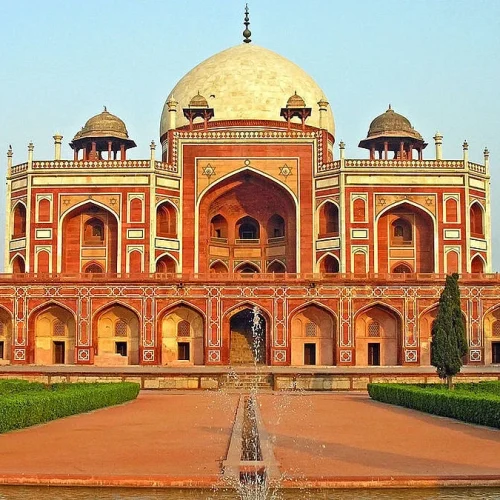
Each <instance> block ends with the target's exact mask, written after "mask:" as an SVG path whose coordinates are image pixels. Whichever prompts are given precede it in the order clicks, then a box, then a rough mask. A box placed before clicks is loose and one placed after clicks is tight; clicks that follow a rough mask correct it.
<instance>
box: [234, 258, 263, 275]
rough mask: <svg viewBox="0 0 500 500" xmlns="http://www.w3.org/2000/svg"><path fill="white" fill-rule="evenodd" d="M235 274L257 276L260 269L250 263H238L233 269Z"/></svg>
mask: <svg viewBox="0 0 500 500" xmlns="http://www.w3.org/2000/svg"><path fill="white" fill-rule="evenodd" d="M234 272H235V273H240V274H258V273H260V272H261V270H260V267H259V266H258V265H257V264H255V263H254V262H251V261H245V262H240V263H239V264H238V265H237V266H236V267H235V268H234Z"/></svg>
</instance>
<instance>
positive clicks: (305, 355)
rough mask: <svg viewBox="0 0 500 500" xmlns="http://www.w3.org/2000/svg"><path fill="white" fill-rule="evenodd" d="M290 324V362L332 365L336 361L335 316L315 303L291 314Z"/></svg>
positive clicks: (294, 363)
mask: <svg viewBox="0 0 500 500" xmlns="http://www.w3.org/2000/svg"><path fill="white" fill-rule="evenodd" d="M290 325H291V334H290V337H291V356H292V359H291V364H292V365H293V366H302V365H322V366H329V365H334V364H335V362H336V354H335V344H336V341H335V339H336V334H335V332H336V321H335V317H334V316H333V315H332V314H331V313H330V312H329V311H326V310H325V309H323V308H322V307H319V306H317V305H316V304H312V305H307V306H305V307H304V308H302V309H300V310H299V311H297V312H296V313H294V314H293V316H292V320H291V322H290Z"/></svg>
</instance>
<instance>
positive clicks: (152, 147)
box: [149, 141, 156, 168]
mask: <svg viewBox="0 0 500 500" xmlns="http://www.w3.org/2000/svg"><path fill="white" fill-rule="evenodd" d="M149 149H150V155H149V161H150V162H151V168H154V166H155V149H156V144H155V141H151V144H150V145H149Z"/></svg>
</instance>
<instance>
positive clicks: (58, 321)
mask: <svg viewBox="0 0 500 500" xmlns="http://www.w3.org/2000/svg"><path fill="white" fill-rule="evenodd" d="M29 323H30V328H31V329H32V337H31V341H32V346H31V348H32V361H33V362H34V363H35V364H36V365H54V364H56V365H60V364H73V363H74V361H75V360H74V352H75V340H76V323H75V317H74V315H73V314H72V313H71V312H70V311H69V310H67V309H66V308H64V307H62V306H60V305H57V304H49V305H47V306H46V307H43V308H42V309H38V310H37V311H35V312H34V313H33V314H32V317H30V322H29Z"/></svg>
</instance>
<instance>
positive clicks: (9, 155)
mask: <svg viewBox="0 0 500 500" xmlns="http://www.w3.org/2000/svg"><path fill="white" fill-rule="evenodd" d="M13 154H14V153H13V152H12V146H10V145H9V149H8V151H7V175H8V176H9V177H10V175H11V170H12V156H13Z"/></svg>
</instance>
